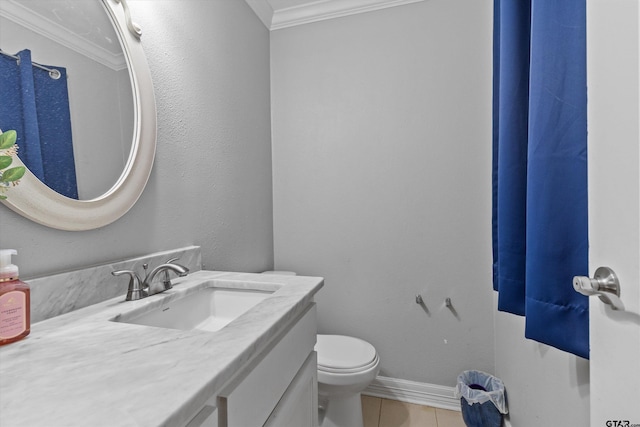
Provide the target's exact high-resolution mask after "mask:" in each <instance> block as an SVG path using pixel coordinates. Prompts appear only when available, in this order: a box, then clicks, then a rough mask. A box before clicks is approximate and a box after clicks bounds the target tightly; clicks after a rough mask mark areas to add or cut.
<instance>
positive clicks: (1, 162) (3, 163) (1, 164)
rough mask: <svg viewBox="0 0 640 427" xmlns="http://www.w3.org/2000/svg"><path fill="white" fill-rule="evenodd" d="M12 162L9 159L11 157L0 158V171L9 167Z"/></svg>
mask: <svg viewBox="0 0 640 427" xmlns="http://www.w3.org/2000/svg"><path fill="white" fill-rule="evenodd" d="M12 161H13V159H12V158H11V156H0V169H4V168H6V167H9V165H10V164H11V162H12Z"/></svg>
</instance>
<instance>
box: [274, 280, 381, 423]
mask: <svg viewBox="0 0 640 427" xmlns="http://www.w3.org/2000/svg"><path fill="white" fill-rule="evenodd" d="M263 274H279V275H285V276H295V274H296V273H293V272H290V271H265V272H264V273H263ZM315 351H316V353H317V354H318V407H319V408H318V410H319V417H318V418H319V421H320V426H321V427H363V421H362V401H361V397H360V393H361V392H362V391H363V390H364V389H365V388H367V386H368V385H369V384H371V382H372V381H373V380H374V379H375V378H376V376H377V375H378V371H379V370H380V359H379V358H378V353H377V352H376V349H375V347H373V346H372V345H371V344H369V343H368V342H366V341H364V340H361V339H359V338H354V337H349V336H345V335H323V334H318V335H317V341H316V346H315Z"/></svg>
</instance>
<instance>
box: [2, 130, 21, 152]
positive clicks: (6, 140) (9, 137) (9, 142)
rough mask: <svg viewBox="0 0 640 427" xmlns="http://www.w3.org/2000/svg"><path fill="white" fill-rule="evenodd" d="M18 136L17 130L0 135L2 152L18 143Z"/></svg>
mask: <svg viewBox="0 0 640 427" xmlns="http://www.w3.org/2000/svg"><path fill="white" fill-rule="evenodd" d="M17 137H18V134H17V133H16V131H15V130H8V131H6V132H4V133H2V134H0V150H6V149H7V148H9V147H11V146H13V144H15V143H16V138H17Z"/></svg>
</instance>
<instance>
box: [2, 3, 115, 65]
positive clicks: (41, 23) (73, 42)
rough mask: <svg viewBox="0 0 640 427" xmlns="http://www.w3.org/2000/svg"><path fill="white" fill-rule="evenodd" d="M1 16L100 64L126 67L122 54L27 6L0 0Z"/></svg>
mask: <svg viewBox="0 0 640 427" xmlns="http://www.w3.org/2000/svg"><path fill="white" fill-rule="evenodd" d="M0 9H1V11H2V16H3V17H5V18H7V19H9V20H11V21H13V22H15V23H16V24H18V25H20V26H23V27H25V28H27V29H29V30H31V31H33V32H35V33H37V34H40V35H41V36H43V37H46V38H48V39H51V40H53V41H55V42H57V43H59V44H61V45H63V46H65V47H67V48H69V49H71V50H74V51H75V52H78V53H80V54H81V55H84V56H86V57H88V58H90V59H92V60H94V61H96V62H99V63H100V64H102V65H104V66H106V67H109V68H111V69H113V70H116V71H119V70H124V69H126V68H127V64H126V61H125V59H124V54H119V55H114V54H113V53H111V52H109V51H108V50H106V49H105V48H103V47H101V46H99V45H97V44H95V43H93V42H91V41H89V40H86V39H83V38H81V37H79V36H78V35H77V34H74V33H72V32H70V31H69V30H67V29H66V28H64V27H62V26H61V25H59V24H57V23H55V22H53V21H51V20H49V19H47V18H44V17H42V16H40V15H38V14H37V13H33V12H32V11H31V10H29V9H28V8H26V7H24V6H22V5H20V4H18V3H17V2H15V1H13V0H11V1H0Z"/></svg>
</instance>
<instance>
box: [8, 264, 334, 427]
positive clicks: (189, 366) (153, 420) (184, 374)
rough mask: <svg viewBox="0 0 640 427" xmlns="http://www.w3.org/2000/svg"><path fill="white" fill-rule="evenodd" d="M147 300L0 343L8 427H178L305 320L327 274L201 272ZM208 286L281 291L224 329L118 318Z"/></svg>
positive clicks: (111, 305) (98, 307) (118, 303)
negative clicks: (166, 325) (279, 337)
mask: <svg viewBox="0 0 640 427" xmlns="http://www.w3.org/2000/svg"><path fill="white" fill-rule="evenodd" d="M173 283H174V288H173V289H171V290H169V291H166V292H165V293H162V294H158V295H153V296H151V297H149V298H146V299H143V300H140V301H126V302H125V301H124V295H122V296H121V297H118V298H114V299H110V300H107V301H104V302H101V303H98V304H94V305H92V306H89V307H86V308H83V309H80V310H77V311H73V312H71V313H67V314H65V315H61V316H58V317H54V318H52V319H49V320H45V321H42V322H39V323H35V324H33V325H32V326H31V334H30V335H29V336H28V337H27V338H25V339H23V340H22V341H19V342H16V343H13V344H9V345H6V346H3V347H0V426H2V427H19V426H28V427H33V426H47V427H58V426H60V427H63V426H64V427H72V426H83V427H86V426H92V427H96V426H119V427H126V426H179V425H182V424H184V423H185V422H186V421H188V419H189V417H191V416H193V415H194V414H195V412H196V411H197V410H198V409H199V408H200V407H201V406H202V405H203V404H204V403H205V401H206V400H207V399H208V398H209V397H211V396H212V395H214V394H215V393H216V392H217V391H218V390H220V388H221V387H222V386H223V385H224V384H225V383H226V382H227V381H228V380H229V379H231V378H232V377H233V376H234V374H235V373H236V372H237V370H238V369H240V368H241V367H242V366H244V365H245V363H246V362H247V361H248V360H249V359H250V358H251V356H252V355H253V354H255V353H256V352H258V351H260V350H261V349H262V348H264V347H265V346H266V345H267V343H268V342H269V340H270V338H272V337H273V336H275V334H277V333H278V331H280V330H281V329H282V328H283V327H284V326H285V325H286V324H287V323H288V322H289V321H290V320H292V319H293V318H295V317H296V316H297V315H298V314H300V313H301V312H302V311H303V310H304V309H305V308H306V306H307V305H308V304H309V303H310V302H311V301H312V300H313V296H314V294H315V293H316V292H317V291H318V290H319V289H320V288H321V287H322V284H323V281H322V278H319V277H304V276H277V275H260V274H248V273H228V272H214V271H198V272H195V273H192V274H190V275H189V276H187V277H184V278H177V279H174V280H173ZM205 286H217V287H236V288H246V289H258V290H271V291H274V293H273V294H272V295H271V296H269V297H268V298H267V299H265V300H264V301H262V302H260V303H259V304H258V305H257V306H255V307H254V308H253V309H251V310H250V311H248V312H247V313H245V314H243V315H242V316H240V317H238V318H237V319H235V320H234V321H233V322H231V323H230V324H229V325H227V326H226V327H225V328H223V329H221V330H220V331H217V332H203V331H195V330H192V331H183V330H173V329H163V328H153V327H148V326H141V325H134V324H128V323H119V322H114V321H110V320H111V319H113V318H114V317H116V316H118V315H119V314H121V313H125V312H128V311H130V310H133V309H137V308H140V307H145V306H149V307H150V306H152V305H154V304H156V305H157V300H158V299H164V298H171V299H175V298H179V297H180V296H181V295H183V294H185V293H188V292H193V290H195V289H196V288H199V287H205Z"/></svg>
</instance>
